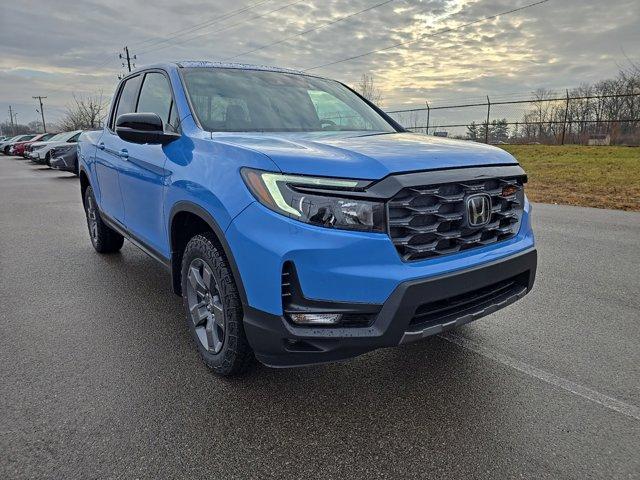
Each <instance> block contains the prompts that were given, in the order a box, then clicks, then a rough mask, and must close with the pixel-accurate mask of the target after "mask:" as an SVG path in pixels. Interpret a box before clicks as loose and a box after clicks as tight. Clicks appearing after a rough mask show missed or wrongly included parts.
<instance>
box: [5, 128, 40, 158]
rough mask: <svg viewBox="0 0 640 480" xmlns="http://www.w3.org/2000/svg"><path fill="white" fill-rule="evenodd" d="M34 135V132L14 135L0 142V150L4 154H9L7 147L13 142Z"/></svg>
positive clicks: (22, 140)
mask: <svg viewBox="0 0 640 480" xmlns="http://www.w3.org/2000/svg"><path fill="white" fill-rule="evenodd" d="M35 136H36V134H35V133H29V134H26V135H16V136H15V137H11V138H9V139H8V140H4V141H3V142H2V143H0V152H2V153H4V154H5V155H9V149H10V148H11V146H12V145H13V144H14V143H18V142H25V141H27V140H29V139H31V138H33V137H35Z"/></svg>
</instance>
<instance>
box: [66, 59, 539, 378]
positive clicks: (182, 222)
mask: <svg viewBox="0 0 640 480" xmlns="http://www.w3.org/2000/svg"><path fill="white" fill-rule="evenodd" d="M78 156H79V174H80V183H81V191H82V200H83V204H84V208H85V212H86V217H87V224H88V227H89V234H90V238H91V242H92V244H93V247H94V248H95V250H96V251H98V252H99V253H102V254H109V253H114V252H117V251H119V250H120V248H121V247H122V245H123V242H124V239H125V238H126V239H127V240H129V241H131V242H132V243H133V244H134V245H136V246H138V247H139V248H140V249H142V250H143V251H144V252H146V253H147V254H149V255H150V256H151V257H153V258H154V259H156V260H158V261H159V262H160V263H162V264H163V265H164V266H166V268H167V269H168V270H169V272H170V276H171V280H172V286H173V291H174V292H175V293H176V294H178V295H181V296H182V299H183V303H184V309H185V313H186V318H187V324H188V327H189V329H190V332H191V334H192V336H193V339H194V341H195V344H196V345H197V348H198V350H199V352H200V354H201V356H202V358H203V360H204V362H205V363H206V365H207V366H209V367H210V368H211V369H212V370H213V371H215V372H216V373H218V374H220V375H234V374H240V373H242V372H244V371H246V370H247V368H249V367H250V365H251V364H252V362H253V361H254V359H256V358H257V360H259V361H260V362H262V363H264V364H266V365H269V366H274V367H287V366H300V365H309V364H316V363H323V362H332V361H338V360H345V359H348V358H351V357H354V356H356V355H360V354H362V353H365V352H368V351H371V350H374V349H376V348H381V347H392V346H397V345H399V344H403V343H406V342H412V341H415V340H419V339H422V338H425V337H427V336H430V335H434V334H437V333H440V332H443V331H446V330H449V329H452V328H455V327H457V326H460V325H463V324H465V323H468V322H470V321H473V320H475V319H477V318H479V317H482V316H484V315H487V314H489V313H491V312H494V311H496V310H498V309H500V308H503V307H505V306H507V305H509V304H510V303H512V302H514V301H516V300H518V299H520V298H522V297H523V296H524V295H525V294H526V293H527V292H529V291H530V290H531V288H532V286H533V282H534V278H535V272H536V261H537V260H536V259H537V257H536V250H535V246H534V236H533V232H532V230H531V223H530V209H531V207H530V204H529V202H528V201H527V198H526V196H525V192H524V186H525V183H526V181H527V177H526V174H525V172H524V171H523V170H522V168H521V167H520V166H519V165H518V162H517V161H516V160H515V159H514V158H513V157H512V156H511V155H509V154H508V153H506V152H505V151H503V150H501V149H498V148H494V147H491V146H486V145H480V144H476V143H472V142H464V141H454V140H449V139H444V138H436V137H431V136H428V135H421V134H415V133H410V132H407V131H406V130H405V129H403V128H402V127H401V126H400V125H399V124H398V123H396V122H395V121H394V120H393V119H391V118H390V117H389V116H388V115H386V114H385V113H384V112H383V111H381V110H380V109H379V108H378V107H376V106H375V105H374V104H372V103H371V102H369V101H367V100H366V99H364V98H363V97H361V96H360V95H358V94H357V93H356V92H354V91H353V90H351V89H350V88H349V87H347V86H346V85H343V84H341V83H339V82H336V81H333V80H328V79H324V78H320V77H316V76H312V75H307V74H304V73H301V72H297V71H292V70H285V69H276V68H269V67H259V66H251V65H237V64H221V63H210V62H178V63H170V64H159V65H153V66H149V67H145V68H141V69H139V70H137V71H134V72H132V73H131V74H129V75H127V76H126V77H125V78H123V79H122V80H121V82H120V83H119V85H118V87H117V90H116V92H115V95H114V97H113V102H112V107H111V112H110V114H109V117H108V119H107V121H106V126H105V128H104V130H102V131H94V132H87V133H84V134H83V135H82V136H81V137H80V140H79V146H78Z"/></svg>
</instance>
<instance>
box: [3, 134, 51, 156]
mask: <svg viewBox="0 0 640 480" xmlns="http://www.w3.org/2000/svg"><path fill="white" fill-rule="evenodd" d="M54 135H55V133H40V134H38V135H36V136H34V137H32V138H30V139H29V140H27V141H20V142H17V143H15V144H14V145H13V155H18V156H22V157H24V156H25V149H26V147H27V146H28V145H29V144H31V143H34V142H46V141H47V140H48V139H50V138H51V137H53V136H54Z"/></svg>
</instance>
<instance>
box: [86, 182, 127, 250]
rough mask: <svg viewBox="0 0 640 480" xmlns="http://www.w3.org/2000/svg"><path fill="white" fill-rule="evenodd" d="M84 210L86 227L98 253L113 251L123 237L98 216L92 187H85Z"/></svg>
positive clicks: (117, 247)
mask: <svg viewBox="0 0 640 480" xmlns="http://www.w3.org/2000/svg"><path fill="white" fill-rule="evenodd" d="M84 211H85V213H86V215H87V227H89V237H91V244H92V245H93V248H95V249H96V252H98V253H114V252H117V251H119V250H120V249H121V248H122V245H123V244H124V237H123V236H122V235H120V234H119V233H118V232H116V231H115V230H113V229H112V228H110V227H109V226H107V225H106V224H105V223H104V222H103V221H102V218H101V217H100V211H99V210H98V204H97V203H96V198H95V196H94V195H93V188H91V187H87V190H86V191H85V192H84Z"/></svg>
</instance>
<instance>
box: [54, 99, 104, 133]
mask: <svg viewBox="0 0 640 480" xmlns="http://www.w3.org/2000/svg"><path fill="white" fill-rule="evenodd" d="M108 104H109V102H108V101H107V100H105V98H104V95H103V94H102V91H100V92H99V93H97V94H95V95H88V96H76V95H75V94H74V95H73V103H72V104H71V105H67V111H66V112H65V115H64V117H63V118H62V120H60V129H61V130H63V131H71V130H85V129H93V128H100V127H101V126H102V123H103V118H104V116H105V115H106V113H107V107H108Z"/></svg>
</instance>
